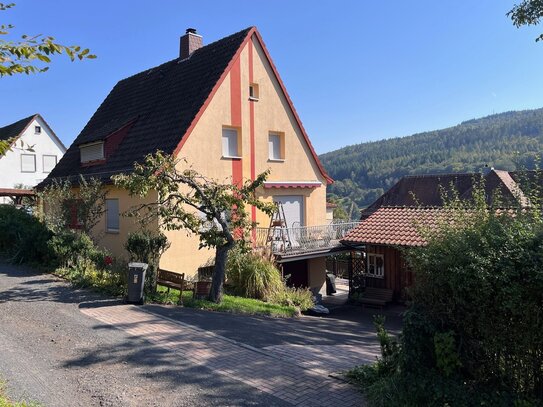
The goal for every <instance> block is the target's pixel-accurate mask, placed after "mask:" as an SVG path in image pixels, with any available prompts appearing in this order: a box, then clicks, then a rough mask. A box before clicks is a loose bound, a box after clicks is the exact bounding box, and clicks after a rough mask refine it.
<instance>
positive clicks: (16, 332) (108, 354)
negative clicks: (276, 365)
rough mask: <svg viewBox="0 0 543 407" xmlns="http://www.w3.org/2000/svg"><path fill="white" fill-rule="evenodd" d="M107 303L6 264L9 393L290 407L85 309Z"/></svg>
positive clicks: (1, 331) (1, 297)
mask: <svg viewBox="0 0 543 407" xmlns="http://www.w3.org/2000/svg"><path fill="white" fill-rule="evenodd" d="M104 301H111V300H108V299H107V298H104V297H101V296H99V295H97V294H95V293H92V292H89V291H86V290H73V289H72V288H71V287H70V286H69V285H67V284H66V283H64V282H63V281H61V280H59V279H57V278H55V277H52V276H49V275H44V274H33V273H32V272H31V271H29V270H25V269H22V268H16V267H13V266H8V265H3V264H0V376H1V377H2V378H3V379H4V380H6V381H7V382H8V395H9V396H10V397H12V398H14V399H17V400H19V399H21V398H24V399H26V400H32V401H37V402H39V403H41V404H42V405H44V406H189V405H190V406H228V405H231V406H251V405H266V406H283V405H286V403H284V402H283V401H281V400H279V399H277V398H275V397H272V396H269V395H266V394H265V393H262V392H259V391H257V390H256V389H254V388H253V387H250V386H246V385H244V384H243V383H241V382H240V381H237V380H234V379H232V380H230V379H229V378H228V377H225V376H221V375H218V374H214V373H213V371H212V370H210V369H207V368H204V367H198V366H195V365H192V364H190V363H188V362H186V361H184V360H181V359H179V358H175V357H172V354H171V352H168V351H165V350H163V349H159V348H157V347H155V346H149V344H148V343H145V342H144V341H142V340H139V339H137V338H135V337H133V336H129V335H127V334H126V333H124V332H123V331H122V330H117V329H115V328H112V327H110V326H104V325H101V324H99V323H98V322H97V321H96V320H94V319H91V318H89V317H86V316H85V315H83V314H82V313H81V312H80V311H79V306H80V304H89V303H91V304H92V303H96V302H104Z"/></svg>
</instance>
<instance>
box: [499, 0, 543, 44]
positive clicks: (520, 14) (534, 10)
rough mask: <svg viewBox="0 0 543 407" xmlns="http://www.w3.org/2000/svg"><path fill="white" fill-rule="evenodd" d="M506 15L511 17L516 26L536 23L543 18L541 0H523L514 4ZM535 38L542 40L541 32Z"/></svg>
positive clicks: (542, 2) (542, 3)
mask: <svg viewBox="0 0 543 407" xmlns="http://www.w3.org/2000/svg"><path fill="white" fill-rule="evenodd" d="M507 16H508V17H510V18H511V20H512V21H513V24H514V25H515V26H516V27H517V28H519V27H522V26H524V25H537V24H539V22H540V21H541V18H543V1H541V0H523V1H522V2H520V4H515V7H513V8H512V9H511V10H510V11H509V12H508V13H507ZM535 40H536V41H541V40H543V34H541V35H539V36H538V37H537V38H536V39H535Z"/></svg>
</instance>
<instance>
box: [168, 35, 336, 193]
mask: <svg viewBox="0 0 543 407" xmlns="http://www.w3.org/2000/svg"><path fill="white" fill-rule="evenodd" d="M253 34H255V35H256V38H257V40H258V42H259V43H260V45H261V47H262V49H263V50H264V54H265V55H266V58H268V61H269V62H270V66H271V67H272V70H273V72H274V74H275V77H276V78H277V81H278V82H279V85H280V86H281V89H282V91H283V93H284V94H285V97H286V99H287V102H288V104H289V106H290V108H291V110H292V113H293V114H294V118H295V119H296V122H297V123H298V126H300V129H301V131H302V134H303V136H304V138H305V141H306V142H307V145H308V146H309V150H310V151H311V154H312V155H313V159H314V160H315V162H316V164H317V167H318V168H319V170H320V172H321V174H322V175H323V177H324V178H325V179H326V181H327V183H328V184H331V183H333V182H334V180H333V179H332V178H331V177H330V176H329V175H328V174H327V173H326V171H325V169H324V167H323V166H322V164H321V162H320V160H319V157H318V156H317V153H316V152H315V150H314V149H313V146H312V144H311V142H310V141H309V137H308V135H307V133H306V131H305V129H304V127H303V125H302V121H301V120H300V117H299V116H298V113H297V112H296V109H294V105H293V103H292V100H291V99H290V96H289V95H288V93H287V90H286V88H285V85H284V84H283V81H282V80H281V77H280V76H279V73H278V72H277V68H276V67H275V65H274V63H273V61H272V59H271V56H270V53H269V52H268V50H267V48H266V45H265V44H264V41H263V40H262V37H261V36H260V33H259V32H258V31H257V29H256V27H252V28H251V29H250V30H249V32H248V33H247V36H246V37H245V39H244V40H243V42H242V43H241V45H240V46H239V48H238V50H237V51H236V53H235V55H234V56H233V57H232V60H231V61H230V62H229V63H228V65H227V67H226V69H225V70H224V72H223V73H222V75H221V77H220V78H219V80H218V81H217V83H216V84H215V86H214V87H213V89H212V90H211V92H210V93H209V95H208V96H207V99H206V100H205V102H204V103H203V104H202V106H201V107H200V110H199V111H198V113H197V114H196V116H194V119H193V120H192V122H191V124H190V126H189V128H188V129H187V131H186V132H185V134H184V135H183V136H182V138H181V141H180V142H179V143H178V144H177V147H176V148H175V150H174V152H173V155H174V156H177V154H179V151H180V150H181V148H182V147H183V145H184V144H185V143H186V141H187V139H188V138H189V136H190V134H191V133H192V131H193V130H194V127H196V124H197V123H198V121H199V120H200V117H202V115H203V114H204V112H205V110H206V109H207V107H208V106H209V104H210V103H211V100H212V99H213V97H214V96H215V93H217V90H218V89H219V87H220V86H221V84H222V83H223V81H224V79H225V78H226V76H227V75H228V73H229V72H230V70H231V69H232V66H233V65H234V63H235V62H236V61H237V60H238V59H239V56H240V54H241V51H242V50H243V47H245V45H246V44H247V43H248V42H249V41H250V40H251V38H252V37H253Z"/></svg>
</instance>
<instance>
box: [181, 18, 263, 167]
mask: <svg viewBox="0 0 543 407" xmlns="http://www.w3.org/2000/svg"><path fill="white" fill-rule="evenodd" d="M255 31H256V27H253V28H251V29H250V30H249V32H248V33H247V37H245V39H244V40H243V42H242V43H241V45H240V46H239V48H238V50H237V51H236V53H235V54H234V56H233V57H232V59H231V60H230V62H229V63H228V65H227V66H226V69H225V70H224V72H223V73H222V75H221V77H220V78H219V80H218V81H217V83H216V84H215V86H214V87H213V89H212V90H211V92H210V93H209V95H208V96H207V99H206V100H205V102H204V104H203V105H202V106H201V107H200V110H199V111H198V113H197V114H196V116H194V119H192V122H191V124H190V126H189V128H188V129H187V131H186V132H185V134H183V136H182V138H181V141H180V142H179V144H177V147H176V148H175V150H174V152H173V155H174V156H177V154H179V151H181V148H182V147H183V145H184V144H185V143H186V141H187V139H188V138H189V136H190V134H191V133H192V131H193V130H194V128H195V127H196V124H198V121H199V120H200V117H202V115H203V114H204V112H205V111H206V109H207V107H208V106H209V104H210V103H211V100H212V99H213V97H214V96H215V93H217V90H219V88H220V86H221V85H222V83H223V82H224V79H225V78H226V76H227V75H228V73H229V72H230V70H231V69H232V66H233V65H234V63H235V62H236V61H237V60H238V59H239V56H240V54H241V51H242V50H243V47H244V46H245V44H247V42H248V41H249V39H250V38H251V36H252V35H253V33H254V32H255Z"/></svg>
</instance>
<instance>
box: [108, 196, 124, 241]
mask: <svg viewBox="0 0 543 407" xmlns="http://www.w3.org/2000/svg"><path fill="white" fill-rule="evenodd" d="M111 201H116V202H117V227H116V228H115V227H110V225H109V211H110V208H109V204H108V202H111ZM120 229H121V214H120V213H119V199H118V198H108V199H106V232H107V233H119V231H120Z"/></svg>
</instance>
